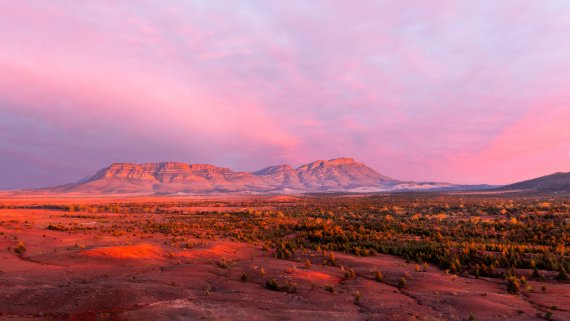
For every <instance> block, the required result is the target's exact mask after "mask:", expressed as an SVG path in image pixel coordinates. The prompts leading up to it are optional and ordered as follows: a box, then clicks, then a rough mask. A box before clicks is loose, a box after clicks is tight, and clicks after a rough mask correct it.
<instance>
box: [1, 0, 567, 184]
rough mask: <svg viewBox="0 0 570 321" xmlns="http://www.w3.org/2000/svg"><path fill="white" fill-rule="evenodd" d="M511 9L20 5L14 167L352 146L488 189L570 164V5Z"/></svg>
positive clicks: (231, 160)
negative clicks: (569, 102)
mask: <svg viewBox="0 0 570 321" xmlns="http://www.w3.org/2000/svg"><path fill="white" fill-rule="evenodd" d="M512 4H514V2H513V3H512ZM512 4H511V5H509V4H500V3H478V4H474V3H469V2H456V1H430V2H429V3H427V2H426V3H418V2H417V1H413V2H407V1H404V2H393V1H363V2H361V3H360V4H359V5H358V6H355V5H354V4H348V2H346V1H326V2H325V1H311V2H306V1H298V2H295V1H293V2H286V3H285V2H279V3H277V2H255V1H236V2H232V3H231V4H224V5H220V4H216V3H207V2H194V1H189V2H188V1H184V2H172V3H169V4H168V5H164V4H158V3H152V2H144V3H140V2H120V3H119V2H114V1H98V2H83V1H62V2H58V3H55V4H54V3H49V2H37V1H18V2H13V3H10V4H6V5H5V6H4V7H3V13H2V16H1V18H0V42H1V43H2V50H1V51H0V74H2V75H9V76H8V77H1V78H0V117H3V119H4V121H3V122H2V123H0V125H3V127H1V128H0V140H1V142H0V152H1V153H2V155H5V157H4V158H1V159H0V165H5V166H9V165H10V164H16V163H18V162H19V161H20V160H24V159H25V160H26V163H27V164H31V165H30V166H37V165H34V164H39V163H38V162H39V161H40V160H41V162H42V164H44V165H43V166H44V167H45V168H47V167H49V166H48V165H45V164H54V165H53V168H57V172H58V173H60V176H57V174H54V175H53V176H49V175H47V174H46V175H44V176H42V177H44V178H42V179H39V180H38V181H37V182H32V181H31V180H32V179H33V178H30V181H29V182H30V183H29V184H32V185H44V184H53V183H63V182H66V181H68V180H70V179H73V178H77V176H79V175H86V174H88V173H89V172H91V171H93V170H95V169H97V168H98V167H102V166H105V165H106V163H108V162H111V161H141V162H142V161H158V160H177V161H187V162H210V163H215V164H219V165H224V166H230V167H233V168H236V169H242V170H255V169H257V168H258V167H262V166H265V165H269V164H273V163H283V162H290V163H292V164H293V165H298V164H300V163H303V162H306V161H310V160H312V159H323V158H325V159H326V158H332V157H336V156H353V157H355V158H357V159H359V160H361V161H364V162H367V163H369V164H370V165H372V166H373V167H375V168H377V169H378V170H380V171H383V172H385V174H386V175H389V176H393V177H396V178H401V179H415V180H446V181H454V182H473V183H475V182H476V183H480V182H491V183H506V182H509V181H512V180H516V179H521V178H527V177H529V176H532V175H539V174H546V173H548V172H550V171H553V170H555V169H556V170H565V169H566V170H568V164H567V161H568V159H567V157H566V158H562V159H559V158H557V157H558V155H560V153H561V152H562V154H564V155H567V152H568V151H567V148H568V144H569V143H568V135H567V134H566V131H565V130H564V128H565V127H564V124H565V123H566V124H567V123H568V122H567V121H568V120H569V119H568V113H567V112H566V111H565V110H564V107H557V106H565V102H566V98H565V92H566V91H567V89H566V87H567V83H568V80H570V79H569V78H568V76H567V75H569V74H570V58H568V57H570V47H568V46H567V45H566V41H565V40H566V38H567V34H566V32H565V31H566V30H568V28H569V27H570V19H568V17H569V14H568V13H567V12H570V10H567V9H569V8H568V7H567V4H565V3H563V2H556V1H553V2H552V3H549V4H540V3H537V2H532V1H528V2H527V1H522V2H519V1H517V2H516V4H517V5H516V6H515V5H512ZM565 9H566V10H565ZM546 102H547V103H546ZM30 124H33V126H32V128H30ZM38 141H41V142H42V143H41V148H39V147H38V144H36V143H34V142H38ZM55 164H57V165H55ZM78 164H82V165H78ZM66 165H68V166H73V167H74V168H75V170H74V172H73V175H67V176H66V174H65V168H66ZM38 168H39V166H38ZM20 170H21V171H25V168H23V167H22V169H20ZM45 171H48V170H47V169H45ZM39 172H42V170H40V169H38V171H36V173H39ZM81 173H83V174H81ZM484 173H488V174H484ZM531 174H532V175H531ZM58 177H59V178H58ZM0 179H2V177H0ZM27 182H28V181H26V182H20V183H19V182H17V181H14V179H13V178H10V182H9V183H8V185H6V186H20V185H22V184H28V183H27Z"/></svg>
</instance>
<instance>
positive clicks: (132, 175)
mask: <svg viewBox="0 0 570 321" xmlns="http://www.w3.org/2000/svg"><path fill="white" fill-rule="evenodd" d="M452 186H454V184H447V183H416V182H405V181H400V180H397V179H393V178H390V177H388V176H385V175H383V174H380V173H379V172H377V171H376V170H374V169H373V168H371V167H369V166H367V165H366V164H364V163H360V162H357V161H356V160H354V159H353V158H349V157H341V158H333V159H329V160H316V161H313V162H310V163H306V164H303V165H300V166H298V167H297V168H294V167H292V166H291V165H287V164H280V165H274V166H268V167H265V168H262V169H260V170H257V171H254V172H240V171H233V170H231V169H230V168H226V167H218V166H215V165H211V164H187V163H182V162H157V163H140V164H137V163H125V162H121V163H112V164H111V165H110V166H108V167H105V168H103V169H101V170H99V171H97V172H96V173H95V174H94V175H93V176H91V177H88V178H86V179H83V180H81V181H79V182H77V183H71V184H65V185H60V186H55V187H48V188H43V189H39V190H41V191H46V192H52V193H90V194H100V193H104V194H177V193H187V194H201V193H204V194H209V193H303V192H328V191H341V192H380V191H391V190H429V189H435V188H448V187H452Z"/></svg>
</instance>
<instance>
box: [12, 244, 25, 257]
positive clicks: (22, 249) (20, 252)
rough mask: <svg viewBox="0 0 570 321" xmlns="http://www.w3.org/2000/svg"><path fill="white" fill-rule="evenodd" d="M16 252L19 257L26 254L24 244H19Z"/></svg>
mask: <svg viewBox="0 0 570 321" xmlns="http://www.w3.org/2000/svg"><path fill="white" fill-rule="evenodd" d="M14 252H16V254H18V255H22V254H24V252H26V246H25V245H24V243H23V242H20V243H18V246H16V248H14Z"/></svg>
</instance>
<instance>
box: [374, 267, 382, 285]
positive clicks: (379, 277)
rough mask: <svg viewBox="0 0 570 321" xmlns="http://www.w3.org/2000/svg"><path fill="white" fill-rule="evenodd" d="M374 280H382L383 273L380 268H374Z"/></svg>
mask: <svg viewBox="0 0 570 321" xmlns="http://www.w3.org/2000/svg"><path fill="white" fill-rule="evenodd" d="M374 280H376V282H382V281H384V275H382V272H380V270H376V272H374Z"/></svg>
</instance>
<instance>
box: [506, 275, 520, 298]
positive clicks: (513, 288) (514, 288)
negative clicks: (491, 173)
mask: <svg viewBox="0 0 570 321" xmlns="http://www.w3.org/2000/svg"><path fill="white" fill-rule="evenodd" d="M507 292H509V293H510V294H517V293H519V292H520V285H519V280H518V279H517V277H516V276H511V277H509V278H508V279H507Z"/></svg>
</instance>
